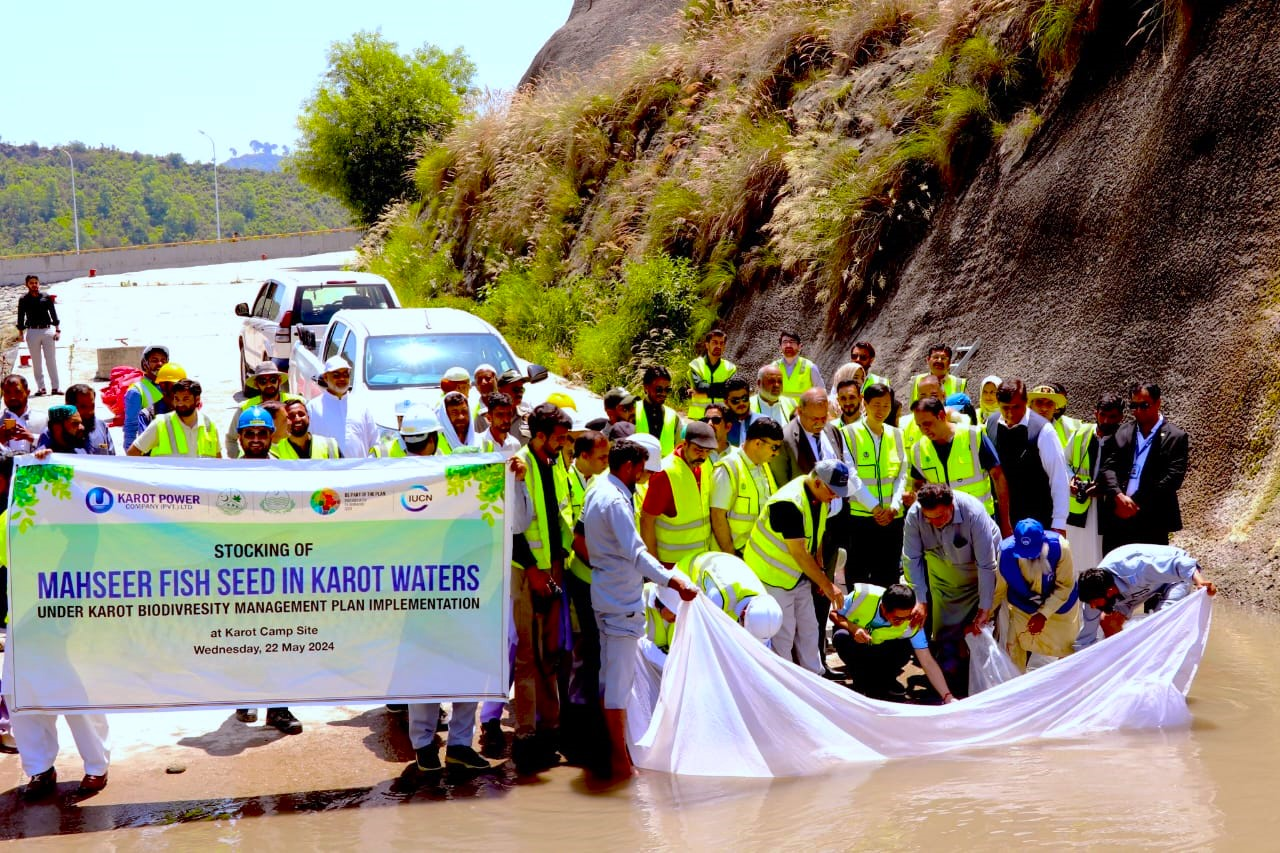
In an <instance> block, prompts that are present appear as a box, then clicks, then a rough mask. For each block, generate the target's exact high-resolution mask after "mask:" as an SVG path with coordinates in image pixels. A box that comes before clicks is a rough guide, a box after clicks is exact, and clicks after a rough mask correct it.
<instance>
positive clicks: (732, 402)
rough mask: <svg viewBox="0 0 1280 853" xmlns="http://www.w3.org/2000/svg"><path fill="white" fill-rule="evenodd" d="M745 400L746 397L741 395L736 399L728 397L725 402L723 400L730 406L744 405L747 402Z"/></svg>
mask: <svg viewBox="0 0 1280 853" xmlns="http://www.w3.org/2000/svg"><path fill="white" fill-rule="evenodd" d="M747 399H748V395H746V394H742V395H740V396H738V397H729V398H728V399H727V400H725V402H726V403H728V404H729V405H731V406H732V405H736V404H738V403H745V402H747Z"/></svg>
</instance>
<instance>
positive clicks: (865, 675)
mask: <svg viewBox="0 0 1280 853" xmlns="http://www.w3.org/2000/svg"><path fill="white" fill-rule="evenodd" d="M831 642H832V643H833V644H834V645H835V647H836V654H838V655H840V660H842V661H844V666H845V670H846V671H847V672H848V673H849V674H850V675H851V676H852V677H853V689H854V690H857V691H858V692H859V693H865V692H873V693H874V692H876V691H877V690H879V689H882V688H883V687H884V686H885V685H887V684H888V683H889V682H891V681H897V680H898V676H899V675H901V674H902V668H903V667H904V666H906V665H907V661H909V660H911V641H910V640H890V641H889V642H887V643H876V644H872V643H859V642H858V641H857V640H855V639H854V638H853V635H852V634H850V633H849V632H848V631H846V630H844V629H843V628H838V629H836V632H835V634H834V635H833V636H832V638H831Z"/></svg>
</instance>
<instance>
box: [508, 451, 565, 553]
mask: <svg viewBox="0 0 1280 853" xmlns="http://www.w3.org/2000/svg"><path fill="white" fill-rule="evenodd" d="M520 456H521V457H522V458H523V459H524V464H525V468H526V473H525V477H524V482H525V486H526V487H527V488H528V489H529V500H530V502H531V503H532V504H533V521H532V522H530V524H529V529H528V530H526V531H525V532H524V538H525V541H526V542H528V543H529V549H530V550H531V551H533V557H534V559H535V560H537V564H538V568H540V569H546V570H548V571H550V570H551V545H550V541H551V540H550V539H549V538H548V537H549V535H550V529H549V527H548V519H547V518H546V514H547V502H546V500H545V499H544V497H543V494H542V489H543V488H544V485H545V484H544V483H543V482H542V469H541V468H539V467H538V460H537V457H536V456H534V455H533V451H532V450H530V449H529V447H528V446H527V445H526V446H525V447H524V448H522V449H521V451H520ZM559 463H560V460H559V459H558V458H557V459H555V460H552V465H551V480H552V484H551V487H552V488H553V489H554V490H555V498H556V512H557V513H558V518H557V524H556V530H555V533H556V535H558V536H559V537H560V540H561V547H563V548H565V549H566V550H568V549H569V545H570V542H568V541H566V540H567V539H568V537H569V536H570V535H572V534H571V533H570V531H572V530H573V519H572V518H571V517H570V516H569V484H568V482H567V481H566V479H565V471H564V466H563V465H561V464H559ZM525 568H528V567H527V566H526V567H525Z"/></svg>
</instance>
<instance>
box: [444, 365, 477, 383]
mask: <svg viewBox="0 0 1280 853" xmlns="http://www.w3.org/2000/svg"><path fill="white" fill-rule="evenodd" d="M440 378H441V379H447V380H449V381H450V382H470V381H471V374H470V373H467V369H466V368H465V367H450V368H449V369H448V370H446V371H445V372H444V376H441V377H440Z"/></svg>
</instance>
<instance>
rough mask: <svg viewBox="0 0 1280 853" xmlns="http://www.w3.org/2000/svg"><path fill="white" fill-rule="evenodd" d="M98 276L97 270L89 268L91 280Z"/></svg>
mask: <svg viewBox="0 0 1280 853" xmlns="http://www.w3.org/2000/svg"><path fill="white" fill-rule="evenodd" d="M97 274H98V271H97V270H96V269H94V268H93V267H89V278H93V277H94V276H95V275H97Z"/></svg>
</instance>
